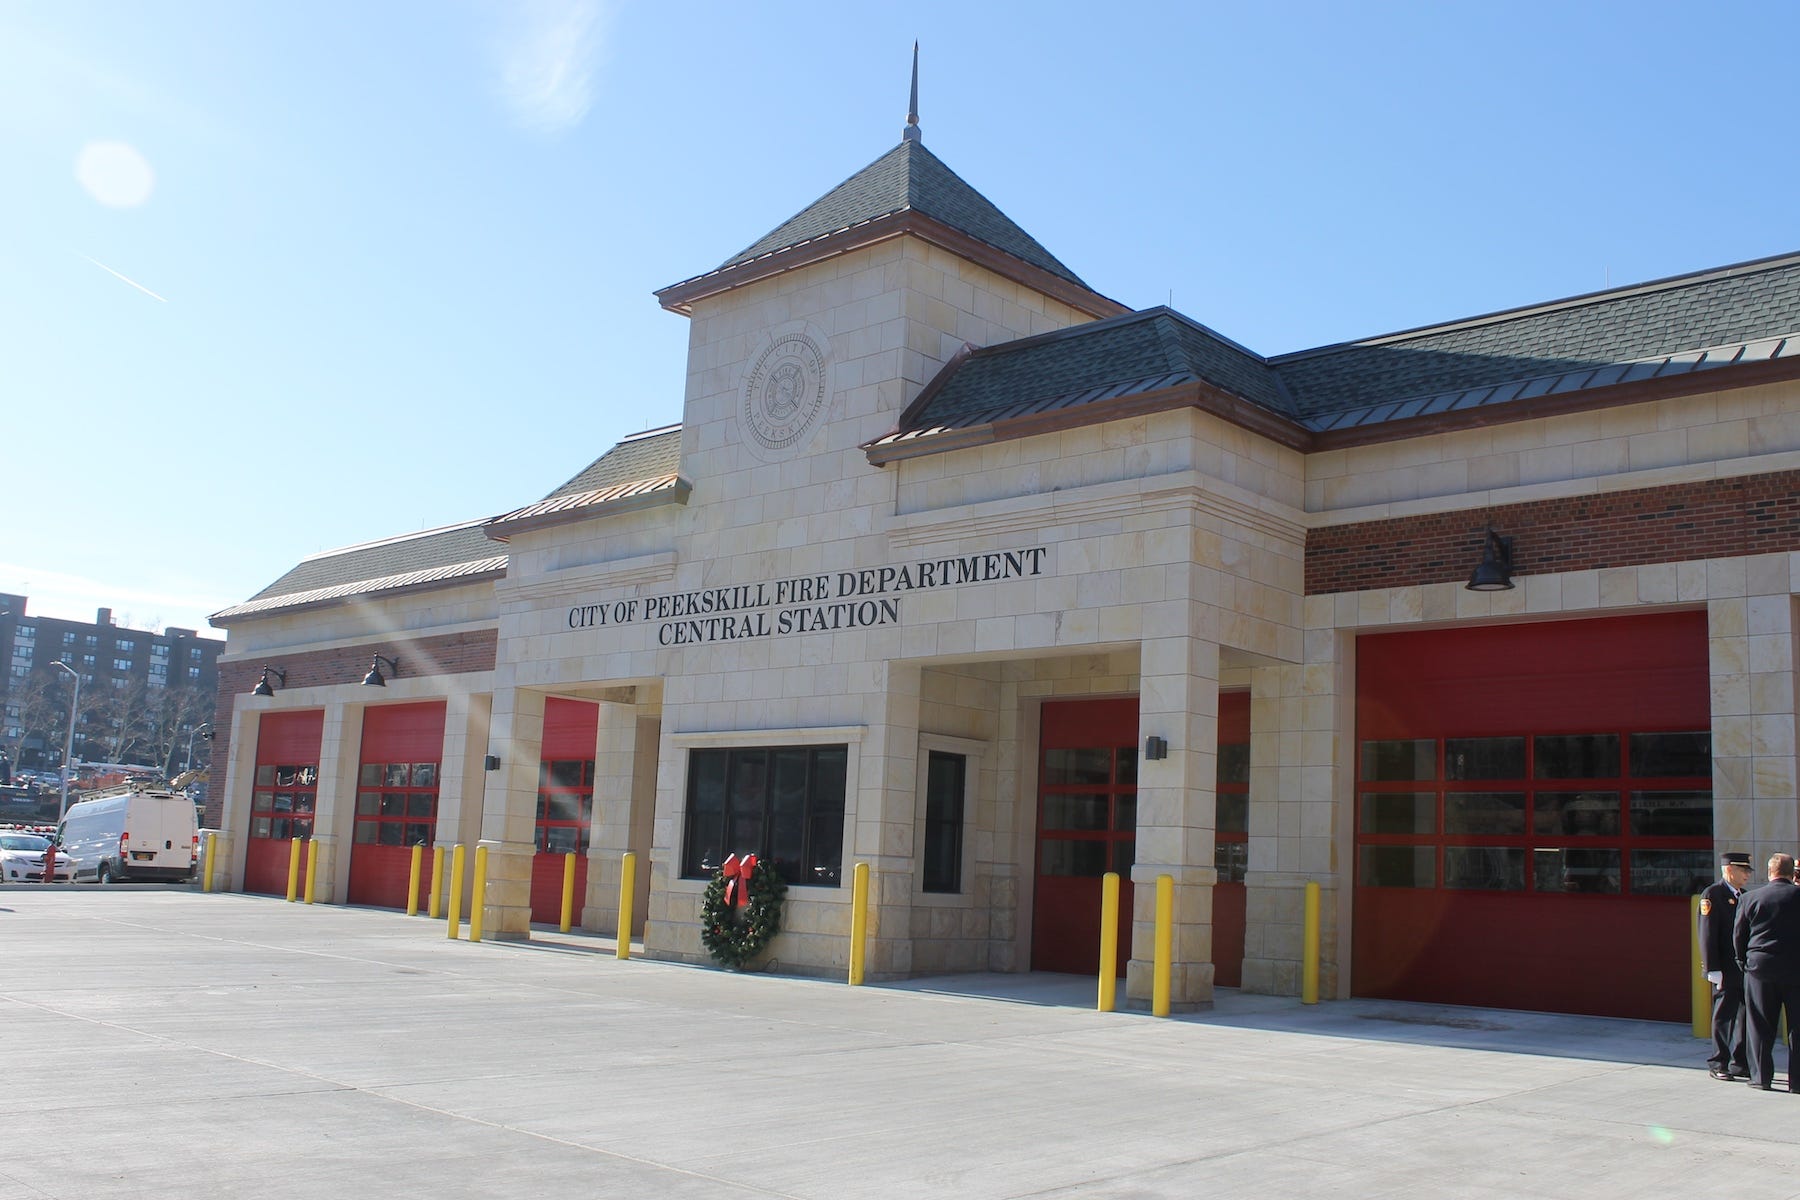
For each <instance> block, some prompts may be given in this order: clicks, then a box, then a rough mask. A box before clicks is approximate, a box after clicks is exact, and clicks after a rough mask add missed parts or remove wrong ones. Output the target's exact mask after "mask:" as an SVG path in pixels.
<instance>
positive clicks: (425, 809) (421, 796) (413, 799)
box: [406, 792, 437, 817]
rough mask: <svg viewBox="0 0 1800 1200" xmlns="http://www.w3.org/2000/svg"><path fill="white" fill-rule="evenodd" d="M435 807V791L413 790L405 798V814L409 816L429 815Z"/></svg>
mask: <svg viewBox="0 0 1800 1200" xmlns="http://www.w3.org/2000/svg"><path fill="white" fill-rule="evenodd" d="M436 807H437V794H436V793H435V792H415V793H413V794H412V795H410V796H408V797H407V798H406V815H407V816H409V817H430V816H431V815H432V809H434V808H436Z"/></svg>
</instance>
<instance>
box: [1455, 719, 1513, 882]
mask: <svg viewBox="0 0 1800 1200" xmlns="http://www.w3.org/2000/svg"><path fill="white" fill-rule="evenodd" d="M1444 778H1445V779H1523V778H1525V739H1524V738H1522V737H1496V738H1447V739H1446V740H1445V741H1444ZM1447 870H1448V868H1446V871H1447Z"/></svg>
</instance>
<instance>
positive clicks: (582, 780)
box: [531, 696, 600, 926]
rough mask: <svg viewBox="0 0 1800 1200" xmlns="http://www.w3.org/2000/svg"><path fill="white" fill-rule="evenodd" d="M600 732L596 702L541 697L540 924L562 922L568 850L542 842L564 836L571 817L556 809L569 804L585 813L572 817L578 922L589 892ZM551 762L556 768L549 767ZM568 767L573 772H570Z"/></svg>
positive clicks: (535, 886)
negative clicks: (554, 848)
mask: <svg viewBox="0 0 1800 1200" xmlns="http://www.w3.org/2000/svg"><path fill="white" fill-rule="evenodd" d="M599 736H600V706H599V705H598V704H593V703H590V702H588V701H584V700H565V699H563V698H562V697H561V696H550V697H547V698H546V699H545V700H544V741H543V749H542V752H541V756H540V758H539V763H538V795H537V853H535V854H534V855H532V858H531V919H532V920H533V921H534V922H536V923H537V924H539V925H558V926H560V925H561V924H562V892H563V871H564V870H565V869H566V868H565V867H564V865H563V864H564V861H565V856H566V853H567V852H566V851H565V852H560V853H559V852H555V851H551V850H548V849H546V847H547V846H549V845H550V844H551V842H552V840H557V841H563V842H566V841H567V840H568V837H569V833H568V830H569V829H570V822H569V821H568V820H565V819H560V818H559V817H558V816H557V815H556V814H557V813H558V812H565V811H567V810H568V808H570V807H572V808H573V809H574V811H576V812H578V813H581V814H583V816H582V818H581V819H579V820H578V821H577V822H575V831H574V832H575V906H574V909H573V911H572V913H571V918H570V919H571V920H572V921H573V922H574V923H575V924H577V925H579V924H580V923H581V910H582V907H583V904H582V902H583V900H584V899H585V898H586V896H587V879H588V862H587V851H588V831H589V829H591V828H592V824H593V812H594V748H595V744H596V743H597V742H598V740H599ZM552 763H556V764H558V768H557V769H553V768H552V767H551V764H552ZM571 771H573V773H574V775H575V776H576V777H574V778H571V777H569V772H571ZM559 772H560V773H561V776H562V778H561V781H560V782H559Z"/></svg>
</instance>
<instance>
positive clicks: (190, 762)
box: [181, 721, 212, 773]
mask: <svg viewBox="0 0 1800 1200" xmlns="http://www.w3.org/2000/svg"><path fill="white" fill-rule="evenodd" d="M211 728H212V722H211V721H202V722H200V724H198V725H196V726H194V727H193V728H192V729H190V730H189V731H188V752H187V765H186V766H185V767H183V768H181V769H182V771H183V773H185V772H188V771H191V770H193V769H194V735H195V734H198V733H199V732H200V731H201V730H202V729H211ZM211 740H212V739H211V738H210V737H209V738H207V741H211Z"/></svg>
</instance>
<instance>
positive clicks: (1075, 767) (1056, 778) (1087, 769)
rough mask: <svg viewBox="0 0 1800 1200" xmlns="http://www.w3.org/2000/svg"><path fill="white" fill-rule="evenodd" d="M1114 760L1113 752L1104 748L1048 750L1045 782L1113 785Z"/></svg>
mask: <svg viewBox="0 0 1800 1200" xmlns="http://www.w3.org/2000/svg"><path fill="white" fill-rule="evenodd" d="M1112 758H1113V756H1112V751H1111V750H1108V749H1107V748H1105V747H1104V746H1097V747H1093V748H1090V749H1085V750H1046V751H1044V782H1045V783H1047V784H1068V783H1111V782H1112Z"/></svg>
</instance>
